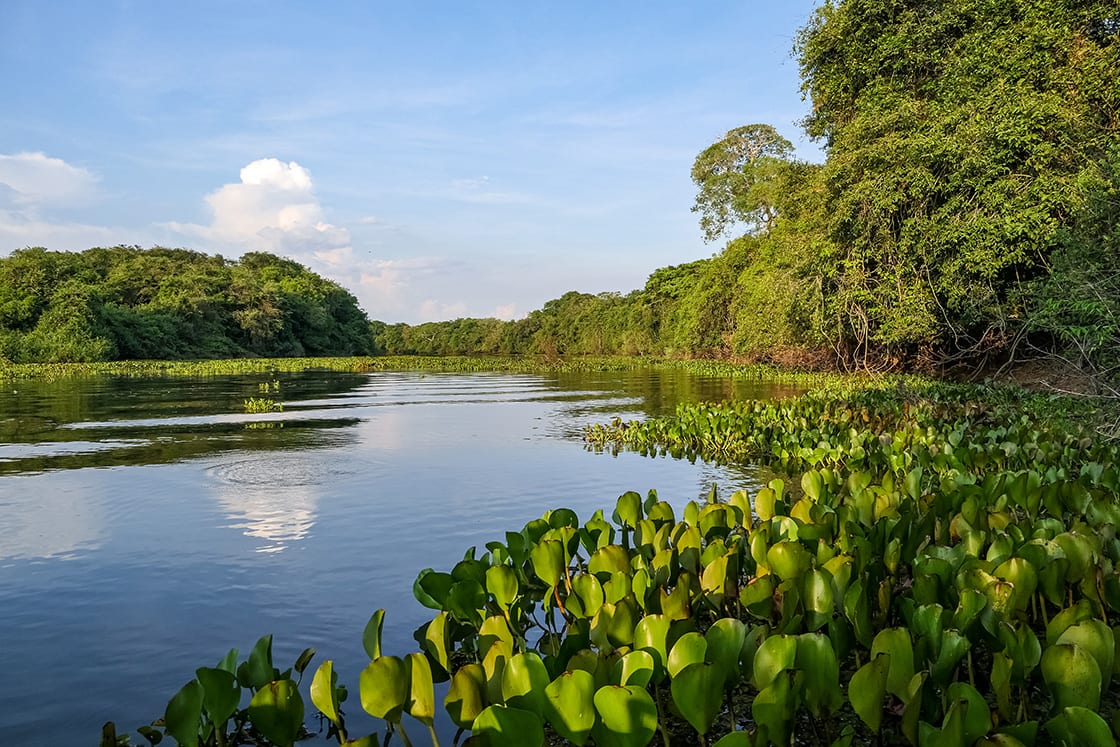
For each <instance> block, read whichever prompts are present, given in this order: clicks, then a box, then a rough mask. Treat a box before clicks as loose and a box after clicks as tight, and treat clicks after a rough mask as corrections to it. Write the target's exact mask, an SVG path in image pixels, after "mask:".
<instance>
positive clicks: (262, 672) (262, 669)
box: [239, 635, 280, 690]
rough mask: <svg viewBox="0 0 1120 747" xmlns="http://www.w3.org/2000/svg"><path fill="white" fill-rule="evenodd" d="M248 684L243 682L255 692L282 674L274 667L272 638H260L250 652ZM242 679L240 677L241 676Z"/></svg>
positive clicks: (247, 672) (268, 636)
mask: <svg viewBox="0 0 1120 747" xmlns="http://www.w3.org/2000/svg"><path fill="white" fill-rule="evenodd" d="M245 672H246V676H247V678H248V682H242V683H241V684H242V685H247V686H248V687H251V688H253V689H254V690H259V689H260V688H262V687H264V686H265V685H267V684H268V683H269V682H272V681H273V680H274V679H276V678H277V676H278V675H279V674H280V673H279V672H277V671H276V669H275V668H274V667H273V666H272V636H271V635H266V636H263V637H262V638H260V639H259V640H258V641H257V642H256V644H255V645H254V646H253V650H252V651H250V652H249V660H248V662H247V666H246V669H245ZM239 677H240V675H239Z"/></svg>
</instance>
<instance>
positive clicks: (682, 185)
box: [0, 0, 821, 323]
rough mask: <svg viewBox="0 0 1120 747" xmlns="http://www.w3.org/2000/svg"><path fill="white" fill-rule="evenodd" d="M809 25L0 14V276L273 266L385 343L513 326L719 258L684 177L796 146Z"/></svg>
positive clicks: (347, 6) (227, 10)
mask: <svg viewBox="0 0 1120 747" xmlns="http://www.w3.org/2000/svg"><path fill="white" fill-rule="evenodd" d="M817 4H818V3H817V2H815V1H808V0H784V1H783V2H773V1H771V2H757V1H755V0H740V1H739V2H730V1H726V2H725V1H716V0H710V1H709V0H695V2H681V1H680V0H674V1H672V2H662V1H661V0H647V1H645V2H640V3H639V2H632V1H631V0H618V1H616V2H602V1H601V0H600V1H599V2H584V1H582V0H571V1H569V2H564V3H546V2H540V1H539V0H538V1H534V0H520V2H507V1H506V0H493V1H489V2H484V1H483V0H474V1H473V2H472V1H465V0H459V1H458V2H453V1H452V0H446V1H439V2H436V1H425V0H418V1H417V2H396V3H388V2H382V1H380V0H365V2H356V1H355V2H348V1H346V0H338V1H336V2H327V3H310V2H303V3H297V2H273V1H265V0H259V1H258V0H221V1H215V2H209V1H202V2H189V3H184V2H175V3H173V2H169V1H165V0H135V1H127V2H126V1H123V0H104V1H103V2H97V3H90V2H85V1H84V0H58V1H52V2H42V0H3V2H0V101H3V106H4V114H3V116H0V256H3V255H6V254H8V253H10V252H11V251H13V250H16V249H20V248H23V247H28V246H43V247H46V248H48V249H60V250H82V249H87V248H89V247H93V246H114V245H118V244H124V245H138V246H144V247H147V246H153V245H161V246H181V247H187V248H191V249H195V250H198V251H203V252H207V253H210V254H214V253H219V254H222V255H223V256H225V257H230V258H233V257H237V256H240V255H241V254H242V253H243V252H246V251H269V252H273V253H276V254H281V255H284V256H287V257H290V258H292V259H295V260H296V261H298V262H300V263H302V264H304V265H306V266H308V267H310V268H311V269H312V270H314V271H316V272H319V273H320V274H322V275H324V276H326V277H329V278H331V279H333V280H335V281H337V282H339V283H340V284H342V285H343V286H344V287H346V288H347V289H348V290H350V291H351V292H352V293H354V295H355V296H357V298H358V300H359V302H360V304H361V305H362V308H364V309H365V310H366V312H367V313H368V314H369V315H370V318H372V319H381V320H383V321H388V322H398V321H403V322H408V323H417V322H422V321H432V320H441V319H452V318H457V317H463V316H478V317H489V316H496V317H499V318H503V319H513V318H520V317H523V316H525V314H527V313H528V312H529V311H531V310H533V309H536V308H540V307H541V306H542V305H543V304H544V303H545V302H546V301H548V300H549V299H553V298H558V297H559V296H561V295H563V294H564V293H565V292H567V291H570V290H577V291H581V292H586V293H599V292H603V291H619V292H623V293H626V292H629V291H631V290H633V289H635V288H640V287H642V286H643V285H644V284H645V280H646V278H647V277H648V275H649V274H650V273H651V272H652V271H653V270H655V269H656V268H658V267H664V266H668V265H675V264H680V263H683V262H690V261H692V260H695V259H699V258H701V257H707V256H711V255H712V254H713V253H715V252H717V251H718V250H719V249H720V246H718V245H713V244H705V243H704V241H703V239H702V234H701V232H700V229H699V225H698V221H697V216H696V215H695V214H693V213H692V212H691V211H690V208H691V206H692V204H693V200H694V198H695V194H696V192H695V186H694V185H693V184H692V182H691V179H690V177H689V170H690V168H691V166H692V162H693V160H694V159H695V158H696V155H697V154H698V153H699V152H700V151H701V150H703V149H704V148H705V147H707V146H708V145H710V144H712V143H713V142H715V141H717V140H719V139H720V138H721V137H722V136H723V135H724V133H725V132H727V131H728V130H730V129H732V128H735V127H739V126H742V125H745V124H751V123H756V122H762V123H767V124H771V125H773V126H774V127H776V128H777V129H778V131H779V132H781V133H782V134H783V135H784V136H785V137H786V138H788V139H789V140H790V141H792V142H793V144H794V146H795V148H796V151H797V154H798V155H799V156H800V157H802V158H805V159H809V160H820V159H821V155H820V151H819V148H818V147H817V145H816V144H815V143H813V142H812V141H810V140H808V139H807V138H806V137H805V136H804V134H803V132H802V131H801V128H800V127H799V126H798V124H797V123H798V121H799V120H800V119H801V118H802V117H804V116H805V114H806V113H807V111H808V108H807V104H806V103H805V102H804V101H803V100H802V97H801V91H800V80H799V76H798V66H797V62H796V60H795V59H794V58H793V57H792V55H791V49H792V47H793V42H794V37H795V36H796V33H797V30H798V29H799V28H801V26H803V25H804V23H805V22H806V20H807V19H808V18H809V15H810V14H811V13H812V10H813V8H814V7H815V6H816V5H817Z"/></svg>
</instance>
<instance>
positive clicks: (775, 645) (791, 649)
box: [752, 635, 797, 690]
mask: <svg viewBox="0 0 1120 747" xmlns="http://www.w3.org/2000/svg"><path fill="white" fill-rule="evenodd" d="M796 666H797V637H796V636H792V635H772V636H770V637H769V638H767V639H766V640H765V641H763V642H762V645H760V646H759V647H758V651H756V652H755V655H754V664H753V670H752V671H753V678H754V686H755V688H756V689H758V690H764V689H766V688H767V687H769V686H770V683H771V682H773V681H774V680H775V679H776V678H777V677H778V675H780V674H781V673H782V672H784V671H785V670H787V669H793V668H794V667H796Z"/></svg>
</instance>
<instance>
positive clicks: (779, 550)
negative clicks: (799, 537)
mask: <svg viewBox="0 0 1120 747" xmlns="http://www.w3.org/2000/svg"><path fill="white" fill-rule="evenodd" d="M766 562H767V564H768V565H769V567H770V570H771V571H773V572H774V573H775V574H777V576H778V578H780V579H782V580H783V581H789V580H797V579H799V578H801V576H802V575H804V574H805V572H806V571H808V570H809V566H810V565H811V563H812V556H811V555H809V553H808V552H807V551H806V550H805V548H804V547H802V546H801V543H800V542H794V541H790V540H785V541H782V542H778V543H777V544H774V545H772V546H771V547H770V549H769V550H767V551H766Z"/></svg>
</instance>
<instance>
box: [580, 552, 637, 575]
mask: <svg viewBox="0 0 1120 747" xmlns="http://www.w3.org/2000/svg"><path fill="white" fill-rule="evenodd" d="M587 570H588V572H589V573H592V574H594V575H596V576H598V577H599V578H600V579H601V580H607V579H610V577H611V576H612V575H614V574H615V573H626V574H629V573H630V555H629V554H628V553H627V552H626V550H624V549H623V548H622V546H621V545H606V546H604V547H600V548H599V549H598V550H596V551H595V553H594V554H593V555H592V556H591V558H590V559H588V561H587Z"/></svg>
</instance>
